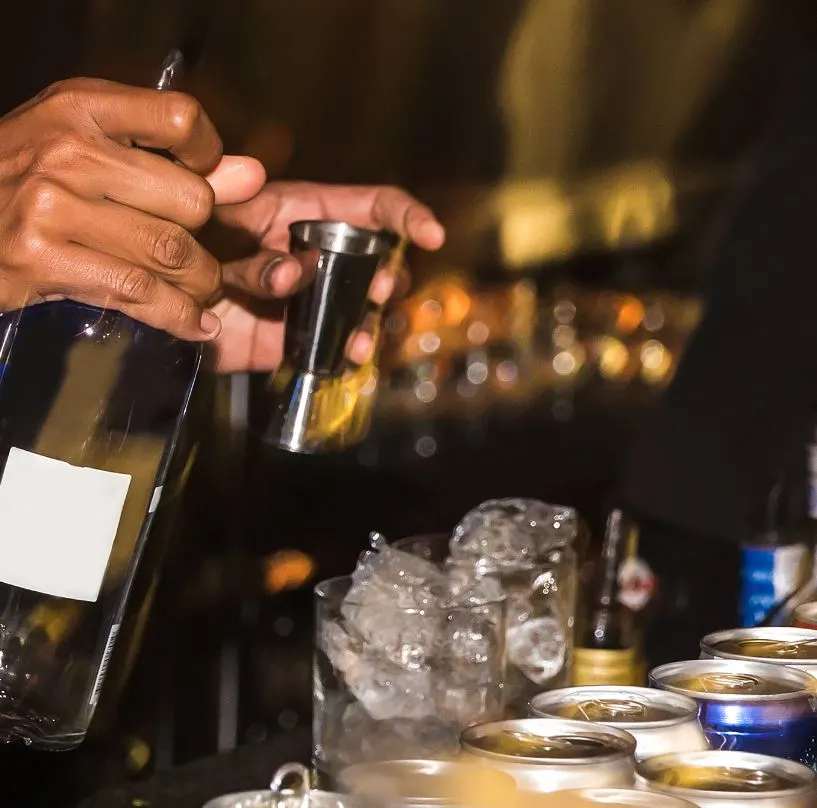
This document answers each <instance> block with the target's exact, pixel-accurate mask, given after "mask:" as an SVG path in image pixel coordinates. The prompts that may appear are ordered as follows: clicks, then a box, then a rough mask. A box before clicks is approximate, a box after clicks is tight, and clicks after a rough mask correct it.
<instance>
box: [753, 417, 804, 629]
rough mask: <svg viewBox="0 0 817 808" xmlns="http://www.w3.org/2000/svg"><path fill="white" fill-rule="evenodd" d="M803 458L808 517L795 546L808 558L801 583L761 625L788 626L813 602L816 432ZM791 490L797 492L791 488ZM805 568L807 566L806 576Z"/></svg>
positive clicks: (777, 605) (767, 615) (779, 603)
mask: <svg viewBox="0 0 817 808" xmlns="http://www.w3.org/2000/svg"><path fill="white" fill-rule="evenodd" d="M806 455H807V471H806V476H807V482H806V483H805V485H804V487H805V488H806V491H807V494H806V499H807V500H808V504H807V506H805V508H803V509H804V510H805V509H806V508H807V510H808V518H807V519H805V518H802V517H801V518H800V519H798V520H797V521H798V522H802V526H801V529H800V530H799V531H798V533H799V534H800V539H799V541H798V542H796V544H801V545H806V547H807V548H810V549H807V550H806V552H807V553H808V554H809V555H810V556H811V558H810V560H809V559H806V560H805V561H804V563H803V566H804V568H805V569H804V571H803V573H801V574H803V575H804V577H805V578H806V580H805V582H804V583H803V584H802V585H801V586H800V587H799V588H798V589H797V590H796V591H794V592H793V594H789V596H788V597H785V596H784V597H783V598H782V599H780V600H779V602H778V603H777V604H776V605H774V606H773V607H772V608H771V609H769V611H768V612H767V614H766V616H765V618H764V619H763V621H762V622H761V625H763V626H790V625H792V622H793V620H794V612H795V610H796V609H797V607H798V606H802V605H804V604H806V603H813V602H815V601H817V543H815V526H817V430H816V431H815V434H814V436H813V438H812V441H811V442H810V443H809V444H808V445H807V446H806ZM794 490H795V491H797V490H798V489H797V488H796V487H795V488H794ZM809 566H810V567H811V570H810V574H809V570H808V568H809Z"/></svg>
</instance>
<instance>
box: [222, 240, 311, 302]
mask: <svg viewBox="0 0 817 808" xmlns="http://www.w3.org/2000/svg"><path fill="white" fill-rule="evenodd" d="M302 277H303V271H302V269H301V265H300V264H299V263H298V262H297V261H296V260H295V259H294V258H293V257H292V256H291V255H287V254H286V253H283V252H279V251H275V250H262V251H261V252H259V253H258V254H257V255H255V256H253V257H252V258H247V259H245V260H242V261H231V262H230V263H228V264H225V265H224V267H223V278H224V283H225V284H227V285H228V286H232V287H233V288H235V289H241V290H242V291H244V292H249V294H251V295H252V296H253V297H260V298H284V297H289V296H290V295H291V294H293V293H294V292H296V291H297V290H298V289H299V288H300V286H301V281H302Z"/></svg>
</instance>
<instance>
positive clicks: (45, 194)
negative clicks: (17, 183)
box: [20, 177, 64, 219]
mask: <svg viewBox="0 0 817 808" xmlns="http://www.w3.org/2000/svg"><path fill="white" fill-rule="evenodd" d="M63 196H64V192H63V190H62V188H60V186H59V185H58V184H57V183H55V182H52V181H50V180H47V179H44V178H42V177H34V178H31V179H29V180H27V181H25V182H24V183H23V185H22V187H21V189H20V197H21V198H20V202H21V206H22V211H21V212H22V216H23V218H24V219H31V218H35V219H40V218H42V217H45V216H49V215H51V214H53V213H55V212H56V211H57V210H58V208H59V206H60V202H61V201H62V199H63Z"/></svg>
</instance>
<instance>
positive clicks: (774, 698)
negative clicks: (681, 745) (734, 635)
mask: <svg viewBox="0 0 817 808" xmlns="http://www.w3.org/2000/svg"><path fill="white" fill-rule="evenodd" d="M650 684H651V685H652V686H653V687H657V688H661V689H662V690H669V691H672V692H673V693H679V694H682V695H684V696H688V697H690V698H692V699H694V700H695V701H696V702H698V720H699V722H700V724H701V728H702V729H703V731H704V735H706V738H707V740H708V741H709V745H710V746H711V747H712V748H713V749H716V750H724V751H738V752H753V753H756V754H761V755H772V756H774V757H780V758H786V759H788V760H794V761H797V762H798V763H803V764H805V765H806V766H810V767H811V768H815V764H817V698H815V681H814V679H813V678H812V677H811V676H809V674H807V673H805V672H803V671H800V670H797V669H795V668H786V667H783V666H777V665H770V664H768V663H765V662H746V661H743V660H724V659H696V660H689V661H686V662H673V663H671V664H669V665H662V666H661V667H659V668H655V670H653V671H651V672H650Z"/></svg>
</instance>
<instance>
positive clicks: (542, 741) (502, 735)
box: [471, 730, 618, 760]
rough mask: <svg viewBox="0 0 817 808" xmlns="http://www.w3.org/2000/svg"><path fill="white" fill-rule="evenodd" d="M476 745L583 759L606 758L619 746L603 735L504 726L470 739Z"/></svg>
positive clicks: (534, 755) (526, 754)
mask: <svg viewBox="0 0 817 808" xmlns="http://www.w3.org/2000/svg"><path fill="white" fill-rule="evenodd" d="M471 745H472V746H473V747H474V748H475V749H481V750H482V751H484V752H494V753H495V754H498V755H507V756H508V757H520V758H539V759H540V760H581V759H584V758H603V757H608V756H609V755H610V754H611V753H613V752H617V751H618V750H617V749H616V748H615V747H613V746H611V745H610V744H609V743H607V742H605V741H604V740H602V739H600V738H593V737H591V736H587V735H556V736H550V737H546V736H542V735H535V734H533V733H531V732H515V731H513V730H505V731H504V732H499V733H497V734H496V735H485V736H483V737H482V738H476V739H475V740H473V741H472V742H471Z"/></svg>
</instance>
